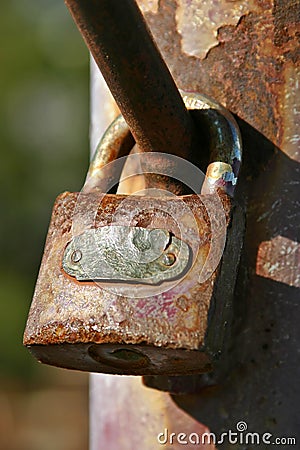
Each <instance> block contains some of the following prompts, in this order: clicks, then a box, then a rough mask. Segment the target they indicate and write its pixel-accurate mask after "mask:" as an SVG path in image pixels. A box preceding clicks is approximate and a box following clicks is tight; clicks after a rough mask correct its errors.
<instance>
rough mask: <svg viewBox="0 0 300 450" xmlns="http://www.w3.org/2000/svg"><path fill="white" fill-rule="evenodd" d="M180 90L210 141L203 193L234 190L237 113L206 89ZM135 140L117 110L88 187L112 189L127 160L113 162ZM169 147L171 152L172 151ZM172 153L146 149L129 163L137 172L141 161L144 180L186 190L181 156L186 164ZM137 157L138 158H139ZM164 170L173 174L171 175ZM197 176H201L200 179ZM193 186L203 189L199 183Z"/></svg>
mask: <svg viewBox="0 0 300 450" xmlns="http://www.w3.org/2000/svg"><path fill="white" fill-rule="evenodd" d="M181 95H182V98H183V101H184V104H185V106H186V108H187V109H188V110H189V113H190V115H191V117H193V120H194V123H195V125H196V126H197V130H200V131H199V132H200V134H202V136H204V137H205V138H206V140H207V142H208V150H209V152H208V153H209V157H208V161H207V162H208V163H209V166H208V168H207V170H206V177H205V180H204V184H203V186H202V193H203V194H212V193H213V192H215V191H216V190H217V189H218V188H220V189H223V190H224V191H225V192H227V193H228V194H229V195H231V196H232V195H233V192H234V189H235V186H236V183H237V177H238V173H239V170H240V164H241V160H242V141H241V135H240V131H239V127H238V125H237V123H236V121H235V119H234V117H233V116H232V114H230V112H229V111H227V110H226V109H225V108H223V107H222V106H221V105H220V104H219V103H218V102H216V101H214V100H213V99H211V98H208V97H206V96H205V95H200V94H196V93H193V94H191V93H188V92H181ZM133 142H134V140H133V137H132V135H131V133H130V130H129V127H128V125H127V124H126V122H125V119H124V117H123V116H122V115H120V116H118V117H117V118H116V119H115V120H114V121H113V122H112V124H111V125H110V126H109V127H108V129H107V130H106V132H105V133H104V135H103V137H102V138H101V140H100V142H99V144H98V145H97V149H96V152H95V154H94V156H93V159H92V161H91V164H90V167H89V170H88V173H87V177H86V181H85V184H84V187H83V190H84V192H92V191H93V190H95V189H97V190H98V191H99V192H107V191H108V190H110V189H111V187H112V185H113V184H114V182H115V181H116V180H119V178H120V176H121V174H122V173H123V172H122V170H123V169H124V165H123V163H120V164H110V163H112V162H113V161H114V160H115V159H116V158H117V157H119V156H123V155H126V154H127V153H129V152H130V151H131V148H132V145H133ZM182 145H183V144H182ZM135 149H137V146H135ZM171 150H172V149H171ZM138 152H140V149H139V150H138ZM138 152H136V153H138ZM168 153H171V154H172V151H170V152H168ZM168 153H166V154H162V153H155V155H156V156H155V157H151V158H149V157H147V156H146V155H144V157H141V158H140V159H139V158H138V157H137V158H131V163H130V164H134V165H137V171H136V173H138V166H139V165H140V166H141V169H142V175H143V176H144V181H145V186H147V187H150V188H159V189H163V190H168V191H169V192H172V193H174V194H181V193H184V192H182V190H184V189H182V184H181V182H180V181H178V180H181V181H182V176H183V173H184V171H185V170H186V169H185V168H184V166H183V163H182V162H181V164H180V162H179V161H177V163H176V160H174V159H171V158H168V157H167V154H168ZM136 156H138V155H136ZM153 156H154V154H153ZM135 159H136V160H137V161H136V162H134V160H135ZM119 161H120V160H119ZM105 165H106V167H105ZM178 166H179V167H178ZM190 166H191V165H190ZM139 173H140V172H139ZM163 174H168V176H165V175H163ZM190 175H191V176H190V177H186V178H188V181H189V182H190V183H192V182H193V180H192V174H190ZM190 178H191V179H190ZM198 178H199V175H198ZM174 180H175V181H174ZM198 181H199V182H200V180H198ZM185 184H187V182H185ZM192 191H194V192H198V190H197V189H195V188H194V189H193V190H192Z"/></svg>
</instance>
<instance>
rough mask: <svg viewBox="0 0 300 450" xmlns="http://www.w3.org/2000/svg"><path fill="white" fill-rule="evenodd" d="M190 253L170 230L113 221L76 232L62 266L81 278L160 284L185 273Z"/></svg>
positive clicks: (186, 246) (79, 279) (83, 279)
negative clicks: (108, 224)
mask: <svg viewBox="0 0 300 450" xmlns="http://www.w3.org/2000/svg"><path fill="white" fill-rule="evenodd" d="M191 253H192V251H191V249H190V248H189V246H188V245H187V244H186V243H185V242H183V241H181V240H180V239H178V238H176V237H175V236H173V235H172V234H171V233H170V232H169V231H167V230H163V229H158V228H157V229H147V228H141V227H130V226H113V225H111V226H104V227H100V228H93V229H90V230H87V231H85V232H84V233H82V234H80V235H78V236H74V237H73V239H72V240H71V241H70V242H69V243H68V245H67V246H66V249H65V252H64V256H63V263H62V266H63V269H64V271H65V272H66V273H67V274H68V275H70V276H72V277H75V278H76V279H77V280H78V281H93V280H106V281H123V282H124V281H125V282H126V281H127V282H138V283H144V284H158V283H161V282H163V281H168V280H171V279H174V278H177V277H179V276H182V275H183V274H184V273H186V271H187V269H188V268H189V266H190V264H189V262H190V260H191Z"/></svg>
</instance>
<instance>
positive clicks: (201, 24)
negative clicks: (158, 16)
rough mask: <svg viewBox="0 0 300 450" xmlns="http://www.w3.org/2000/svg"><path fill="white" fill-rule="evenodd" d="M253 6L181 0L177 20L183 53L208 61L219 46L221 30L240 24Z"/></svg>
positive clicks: (249, 0)
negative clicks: (210, 52)
mask: <svg viewBox="0 0 300 450" xmlns="http://www.w3.org/2000/svg"><path fill="white" fill-rule="evenodd" d="M254 6H255V4H254V1H253V0H243V1H240V0H229V1H228V0H214V1H210V0H203V1H202V2H195V1H194V2H193V1H191V0H178V7H177V11H176V21H177V26H178V27H177V29H178V31H179V33H180V34H181V37H182V38H181V45H182V50H183V52H184V53H187V54H188V55H191V56H196V57H198V58H201V59H203V58H205V57H206V56H207V54H208V52H209V50H210V49H211V48H213V47H215V46H217V45H218V44H219V41H218V30H219V28H221V27H223V26H225V25H226V26H228V25H233V26H235V25H237V23H238V22H239V21H240V20H241V18H242V17H243V16H244V15H246V14H249V13H250V12H251V11H252V10H253V9H254Z"/></svg>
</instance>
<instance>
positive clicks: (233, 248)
mask: <svg viewBox="0 0 300 450" xmlns="http://www.w3.org/2000/svg"><path fill="white" fill-rule="evenodd" d="M182 95H183V99H184V102H185V104H186V106H187V108H188V109H189V110H191V113H192V114H193V117H194V120H195V122H196V125H197V123H198V125H199V126H202V127H203V126H204V127H206V126H207V130H208V135H209V142H210V157H211V160H210V164H209V166H208V169H207V172H206V176H205V180H204V183H203V186H202V193H201V195H198V194H191V195H183V196H170V195H162V196H161V195H160V196H152V195H146V196H140V195H121V194H111V193H106V192H109V190H110V189H111V187H112V185H113V184H114V181H113V180H115V179H116V177H118V176H119V175H120V173H121V171H122V169H123V162H122V158H119V159H116V158H117V156H118V155H120V154H123V153H125V154H126V153H127V152H128V151H129V150H130V149H131V147H132V143H133V141H132V137H131V135H130V131H129V129H128V126H127V125H126V123H125V121H124V119H123V117H122V116H120V117H119V118H117V119H116V120H115V121H114V122H113V124H112V125H111V126H110V128H109V129H108V131H107V132H106V134H105V135H104V137H103V138H102V140H101V142H100V144H99V147H98V149H97V152H96V156H95V158H94V160H93V161H92V163H91V166H90V169H89V172H88V176H87V180H86V183H85V186H84V188H83V190H82V192H81V193H69V192H65V193H63V194H61V195H60V196H59V197H58V198H57V199H56V202H55V205H54V209H53V213H52V218H51V223H50V227H49V232H48V236H47V240H46V245H45V250H44V256H43V260H42V264H41V268H40V272H39V276H38V280H37V284H36V289H35V293H34V297H33V301H32V305H31V308H30V312H29V317H28V320H27V325H26V329H25V333H24V344H25V345H26V346H27V347H28V348H29V350H30V351H31V353H32V354H33V355H34V356H35V357H36V358H37V359H38V360H39V361H41V362H43V363H46V364H51V365H55V366H60V367H65V368H69V369H79V370H86V371H90V372H102V373H112V374H127V375H154V374H156V375H157V374H165V375H180V374H185V375H186V374H192V373H203V372H206V371H209V370H211V369H212V367H213V365H214V362H215V361H216V360H217V358H218V356H219V354H220V352H221V351H222V348H223V344H224V340H225V339H226V333H227V330H228V328H229V326H230V320H231V315H232V295H233V289H234V283H235V275H236V271H237V266H238V259H239V253H240V248H241V239H242V231H241V230H240V228H239V224H238V223H235V222H236V214H235V212H234V208H235V206H234V204H233V200H232V194H233V189H234V185H235V184H236V181H237V175H238V171H239V165H240V162H241V139H240V135H239V130H238V126H237V124H236V122H235V120H234V119H233V117H232V116H231V115H230V114H229V113H228V112H227V111H226V110H225V109H224V108H222V107H221V106H220V105H218V104H217V103H215V102H214V101H212V100H210V99H208V98H206V97H204V96H201V95H196V94H186V93H182ZM159 155H160V154H158V155H155V154H154V158H152V156H153V155H152V154H151V153H148V154H143V155H142V156H143V158H144V159H143V158H142V163H143V164H144V165H145V167H146V171H150V170H149V167H150V169H151V165H152V166H153V165H154V166H155V167H157V166H158V165H159V161H161V159H159V158H161V156H159ZM129 157H130V156H128V158H129ZM128 158H127V159H128ZM115 161H116V162H115ZM166 161H168V160H164V161H163V164H162V166H163V167H165V166H166ZM119 162H120V163H119ZM175 165H176V164H175ZM171 166H172V164H171ZM173 166H174V164H173ZM189 167H191V171H192V165H190V166H189ZM172 170H173V169H172ZM187 172H188V176H189V175H191V172H189V170H188V171H187ZM174 173H175V172H174V171H173V172H172V173H171V175H172V176H173V177H174V178H175V176H174ZM163 175H168V176H169V175H170V173H167V174H166V173H163ZM203 192H204V193H203ZM166 194H167V193H166ZM225 242H226V245H225V251H224V253H223V247H224V243H225Z"/></svg>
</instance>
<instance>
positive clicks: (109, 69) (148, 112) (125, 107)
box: [65, 0, 194, 157]
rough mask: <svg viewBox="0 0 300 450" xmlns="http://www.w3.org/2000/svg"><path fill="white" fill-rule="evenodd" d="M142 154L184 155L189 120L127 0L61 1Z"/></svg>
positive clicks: (136, 9)
mask: <svg viewBox="0 0 300 450" xmlns="http://www.w3.org/2000/svg"><path fill="white" fill-rule="evenodd" d="M65 3H66V5H67V7H68V8H69V10H70V12H71V14H72V16H73V18H74V20H75V22H76V24H77V26H78V28H79V30H80V32H81V34H82V36H83V37H84V39H85V42H86V44H87V46H88V48H89V49H90V51H91V53H92V55H93V57H94V59H95V61H96V63H97V65H98V67H99V69H100V70H101V72H102V74H103V76H104V78H105V80H106V82H107V84H108V86H109V88H110V90H111V92H112V94H113V96H114V98H115V100H116V102H117V104H118V106H119V108H120V110H121V112H122V114H123V116H124V118H125V120H126V121H127V123H128V125H129V127H130V129H131V132H132V134H133V136H134V138H135V140H136V142H137V144H138V145H139V147H140V149H141V150H142V151H157V152H166V153H173V154H175V155H178V156H183V157H184V156H187V155H188V154H189V153H190V151H191V147H192V146H193V145H194V137H193V135H194V133H193V123H192V120H191V118H190V116H189V114H188V112H187V110H186V108H185V106H184V103H183V101H182V98H181V96H180V94H179V92H178V89H177V87H176V85H175V82H174V81H173V78H172V77H171V74H170V72H169V70H168V68H167V66H166V64H165V62H164V61H163V59H162V57H161V55H160V53H159V51H158V49H157V47H156V44H155V43H154V41H153V39H152V36H151V34H150V31H149V29H148V27H147V25H146V23H145V21H144V18H143V16H142V14H141V12H140V10H139V7H138V6H137V4H136V3H135V1H132V0H122V1H120V0H89V1H86V0H66V1H65Z"/></svg>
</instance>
